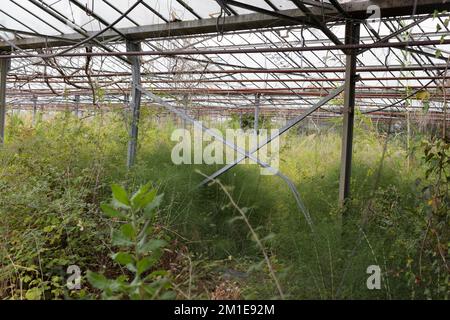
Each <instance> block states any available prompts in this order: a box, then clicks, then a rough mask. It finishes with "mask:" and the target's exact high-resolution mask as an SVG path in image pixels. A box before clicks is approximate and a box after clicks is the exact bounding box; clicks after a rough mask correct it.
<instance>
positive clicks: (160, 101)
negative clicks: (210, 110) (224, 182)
mask: <svg viewBox="0 0 450 320" xmlns="http://www.w3.org/2000/svg"><path fill="white" fill-rule="evenodd" d="M134 87H135V89H136V90H139V91H140V92H141V93H142V94H143V95H146V96H147V97H149V98H150V99H152V100H153V101H154V102H155V103H157V104H159V105H161V106H163V107H164V108H166V109H167V110H169V111H170V112H172V113H175V114H176V115H177V116H179V117H181V118H183V119H185V120H186V121H188V122H190V123H192V124H193V125H194V126H195V127H197V128H199V129H201V130H203V131H204V132H206V133H207V134H209V135H210V136H212V137H214V138H215V139H217V140H219V141H220V142H222V143H224V144H226V145H227V146H229V147H230V148H232V149H234V150H235V151H237V152H238V153H240V154H242V155H244V156H245V157H246V158H249V159H251V160H253V161H255V162H257V163H258V164H259V165H261V166H262V167H264V168H266V169H268V170H270V171H271V172H272V173H273V174H275V175H279V172H278V170H277V169H274V168H273V167H271V166H270V165H269V164H268V163H265V162H263V161H261V160H259V159H258V158H257V157H255V156H253V155H252V154H250V153H248V152H247V151H246V150H244V149H242V148H240V147H238V146H237V145H235V144H234V143H231V142H229V141H227V140H226V139H224V138H223V137H222V136H220V135H218V134H217V133H215V132H214V131H213V130H211V129H209V128H208V127H206V126H204V125H203V124H202V123H201V122H199V121H197V120H195V119H193V118H191V117H190V116H189V115H187V114H186V113H184V112H183V111H180V110H178V109H177V108H175V107H173V106H171V105H170V104H169V103H167V102H165V101H164V100H163V99H161V98H160V97H158V96H157V95H155V94H153V93H151V92H149V91H147V90H145V89H144V88H143V87H142V86H141V85H138V84H136V85H134Z"/></svg>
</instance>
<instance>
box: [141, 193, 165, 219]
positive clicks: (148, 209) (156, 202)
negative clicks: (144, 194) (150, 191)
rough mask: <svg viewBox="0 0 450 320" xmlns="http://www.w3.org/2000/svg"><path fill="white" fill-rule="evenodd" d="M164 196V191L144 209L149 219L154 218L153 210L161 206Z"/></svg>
mask: <svg viewBox="0 0 450 320" xmlns="http://www.w3.org/2000/svg"><path fill="white" fill-rule="evenodd" d="M163 197H164V193H162V194H160V195H158V196H156V197H155V198H154V199H153V201H152V202H151V203H149V204H148V205H147V206H146V208H145V211H144V215H145V217H146V218H147V219H151V218H153V210H154V209H156V208H157V207H159V205H160V204H161V202H162V199H163Z"/></svg>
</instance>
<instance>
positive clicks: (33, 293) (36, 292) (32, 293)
mask: <svg viewBox="0 0 450 320" xmlns="http://www.w3.org/2000/svg"><path fill="white" fill-rule="evenodd" d="M41 295H42V291H41V289H39V288H38V287H34V288H31V289H28V290H27V292H26V293H25V298H26V299H27V300H41Z"/></svg>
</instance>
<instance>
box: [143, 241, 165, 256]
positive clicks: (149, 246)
mask: <svg viewBox="0 0 450 320" xmlns="http://www.w3.org/2000/svg"><path fill="white" fill-rule="evenodd" d="M166 245H167V242H166V241H164V240H160V239H152V240H149V241H147V242H145V243H143V244H139V245H138V252H139V253H148V252H153V251H155V250H158V249H161V248H162V247H164V246H166Z"/></svg>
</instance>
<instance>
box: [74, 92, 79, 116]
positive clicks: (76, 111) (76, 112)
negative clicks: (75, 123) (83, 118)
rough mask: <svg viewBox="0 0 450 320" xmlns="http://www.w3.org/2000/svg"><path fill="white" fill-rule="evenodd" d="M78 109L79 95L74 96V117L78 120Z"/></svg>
mask: <svg viewBox="0 0 450 320" xmlns="http://www.w3.org/2000/svg"><path fill="white" fill-rule="evenodd" d="M79 109H80V95H79V94H77V95H75V117H77V118H78V115H79Z"/></svg>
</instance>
